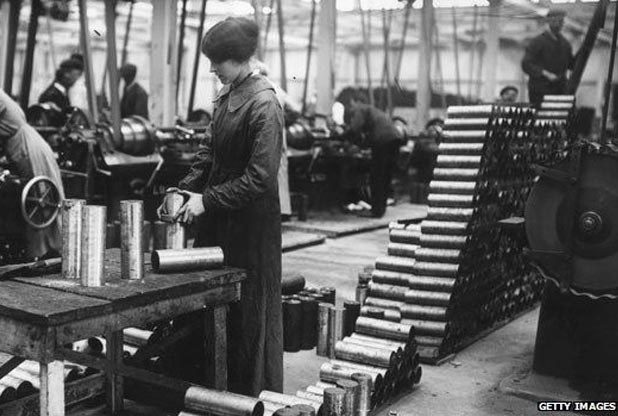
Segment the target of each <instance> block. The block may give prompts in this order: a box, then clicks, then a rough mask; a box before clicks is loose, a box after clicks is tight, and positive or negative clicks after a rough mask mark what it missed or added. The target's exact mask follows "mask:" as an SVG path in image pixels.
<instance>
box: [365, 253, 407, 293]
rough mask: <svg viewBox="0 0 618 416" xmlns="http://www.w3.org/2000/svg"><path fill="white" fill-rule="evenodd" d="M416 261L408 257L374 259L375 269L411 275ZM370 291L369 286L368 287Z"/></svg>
mask: <svg viewBox="0 0 618 416" xmlns="http://www.w3.org/2000/svg"><path fill="white" fill-rule="evenodd" d="M415 263H416V260H415V259H413V258H409V257H397V256H381V257H378V258H377V259H376V269H378V270H390V271H393V272H403V273H411V272H412V271H413V270H414V264H415ZM369 289H370V291H371V284H370V285H369Z"/></svg>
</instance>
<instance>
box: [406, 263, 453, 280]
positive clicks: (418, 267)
mask: <svg viewBox="0 0 618 416" xmlns="http://www.w3.org/2000/svg"><path fill="white" fill-rule="evenodd" d="M458 271H459V264H452V263H437V262H426V261H417V262H416V263H415V264H414V273H416V274H420V275H424V276H443V277H456V276H457V272H458Z"/></svg>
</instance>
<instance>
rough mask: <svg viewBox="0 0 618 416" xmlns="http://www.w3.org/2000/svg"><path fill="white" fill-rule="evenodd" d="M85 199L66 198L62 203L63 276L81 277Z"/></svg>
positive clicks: (67, 277)
mask: <svg viewBox="0 0 618 416" xmlns="http://www.w3.org/2000/svg"><path fill="white" fill-rule="evenodd" d="M85 205H86V201H85V200H83V199H65V200H64V201H63V203H62V277H63V278H64V279H80V278H81V267H82V264H81V254H82V250H81V242H82V210H83V208H84V206H85Z"/></svg>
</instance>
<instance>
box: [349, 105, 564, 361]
mask: <svg viewBox="0 0 618 416" xmlns="http://www.w3.org/2000/svg"><path fill="white" fill-rule="evenodd" d="M546 120H547V121H546V122H540V123H539V122H537V119H536V113H535V110H533V109H531V108H530V107H527V106H502V105H480V106H455V107H450V108H449V109H448V118H447V120H446V123H445V132H444V136H445V137H444V141H443V142H442V143H441V144H440V147H439V154H438V159H437V165H436V168H435V170H434V177H433V180H432V182H431V183H430V193H429V197H428V205H429V208H428V214H427V218H426V219H425V220H424V221H422V222H421V223H420V224H408V225H404V224H398V223H395V224H392V227H391V230H390V242H389V246H388V256H384V257H380V258H378V259H377V260H376V263H375V270H373V272H371V280H370V281H369V282H367V280H368V278H367V277H366V274H365V273H361V276H360V277H361V279H359V290H358V294H359V297H360V298H361V299H362V298H364V299H362V303H363V306H362V308H361V316H362V318H361V319H365V317H367V316H375V317H374V318H372V319H381V320H382V322H385V324H386V323H387V322H389V321H394V322H390V323H398V324H399V325H410V326H413V327H414V329H415V335H416V336H415V339H416V343H417V344H418V346H419V348H418V350H419V352H420V355H421V361H422V362H428V363H436V362H438V361H440V360H441V359H442V358H444V357H446V356H447V355H449V354H450V353H452V352H454V351H457V350H459V349H461V348H463V347H465V346H466V345H469V344H470V343H471V342H474V341H475V340H476V339H478V338H479V337H481V336H482V335H484V334H486V333H487V332H488V331H490V330H493V329H495V328H496V327H497V326H498V325H501V324H504V323H506V322H508V321H509V320H511V319H513V318H514V317H515V316H517V315H518V314H519V313H521V312H523V311H525V310H526V309H528V308H530V307H531V306H532V305H533V304H534V303H535V302H536V301H537V300H538V298H539V295H540V292H541V288H542V282H543V281H542V279H540V278H539V277H538V276H537V274H536V273H535V272H534V271H533V270H532V268H531V267H529V266H528V262H527V261H526V260H525V258H524V257H523V253H522V248H523V243H524V241H522V240H521V239H519V238H516V237H515V236H514V235H513V233H510V232H509V231H508V230H505V229H504V228H502V227H500V226H499V223H498V222H499V221H500V220H503V219H506V218H509V217H514V216H522V214H523V209H524V204H525V201H526V198H527V195H528V193H529V191H530V188H531V186H532V184H533V181H534V178H535V176H536V174H535V172H534V170H533V167H532V165H533V164H535V163H540V164H544V163H547V162H548V161H549V160H556V159H557V158H559V157H561V154H562V149H564V147H565V146H566V144H567V139H566V133H565V129H564V126H563V125H561V124H562V123H563V121H560V122H557V121H553V120H554V119H552V121H550V119H546ZM567 121H568V116H567ZM365 288H366V289H365Z"/></svg>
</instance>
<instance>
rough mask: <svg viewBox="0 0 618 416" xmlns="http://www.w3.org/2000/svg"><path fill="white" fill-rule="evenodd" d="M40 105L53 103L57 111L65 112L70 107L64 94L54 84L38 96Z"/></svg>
mask: <svg viewBox="0 0 618 416" xmlns="http://www.w3.org/2000/svg"><path fill="white" fill-rule="evenodd" d="M39 102H40V103H54V104H56V106H57V107H58V110H60V111H62V112H65V111H66V110H67V109H68V108H69V107H70V106H71V103H70V102H69V97H68V95H67V94H66V92H63V91H61V90H60V89H59V88H58V87H57V86H56V83H55V82H52V84H51V85H50V86H49V87H47V88H46V89H45V91H43V93H42V94H41V95H40V96H39Z"/></svg>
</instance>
